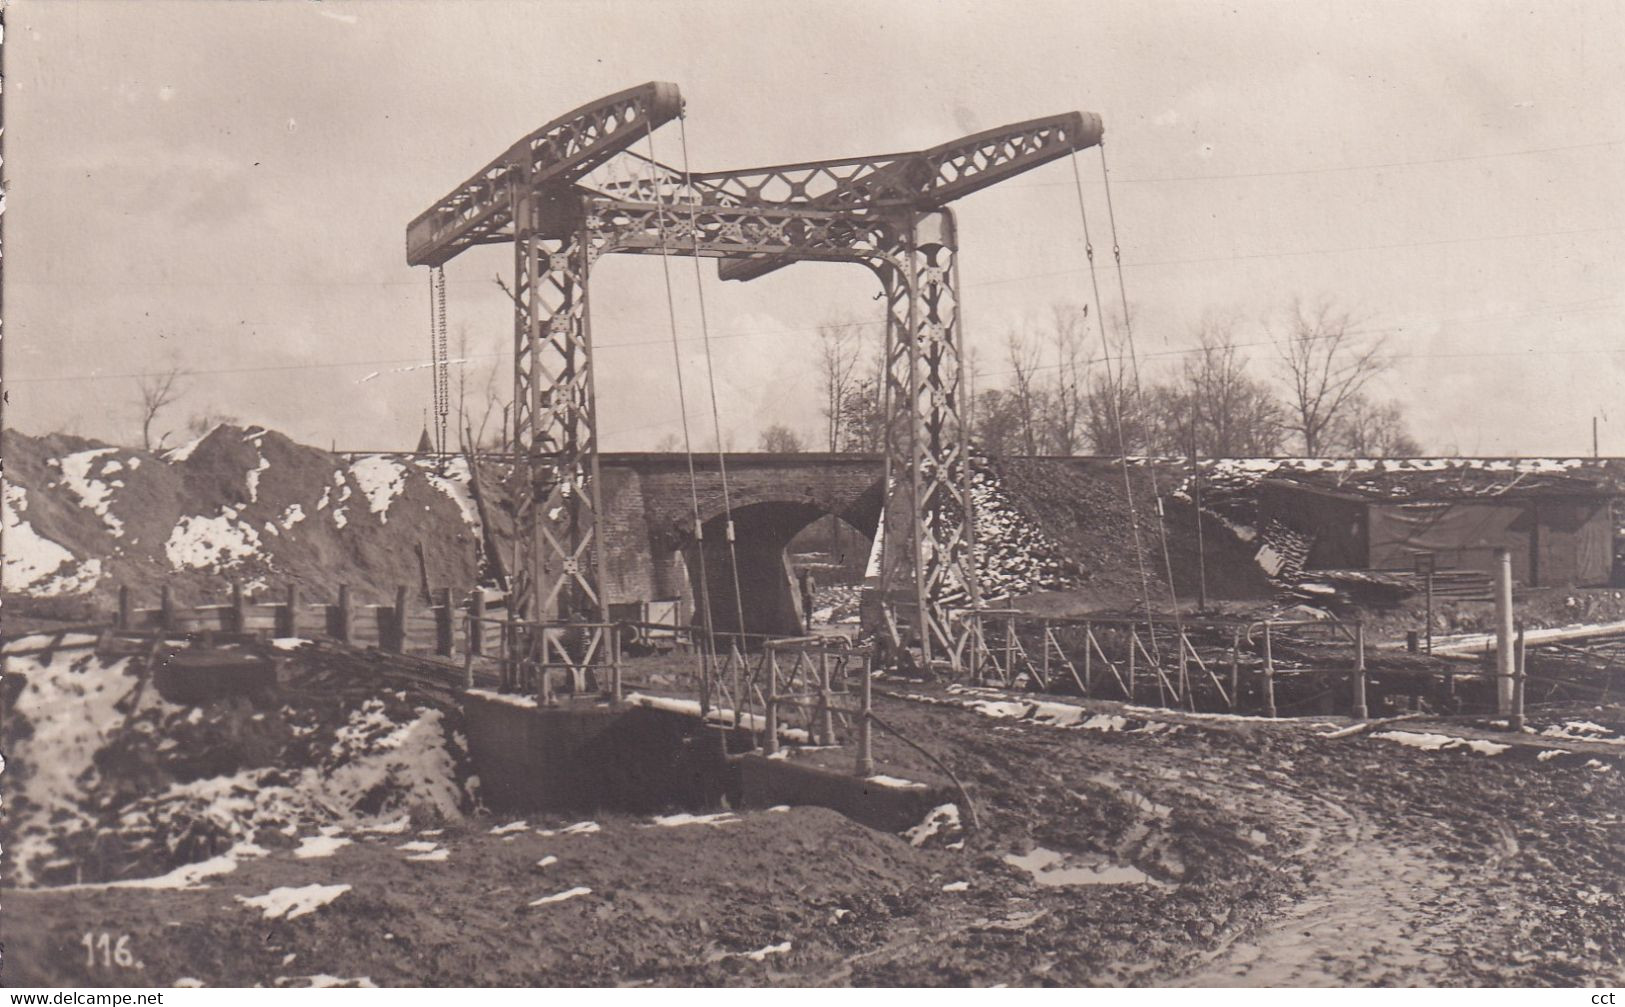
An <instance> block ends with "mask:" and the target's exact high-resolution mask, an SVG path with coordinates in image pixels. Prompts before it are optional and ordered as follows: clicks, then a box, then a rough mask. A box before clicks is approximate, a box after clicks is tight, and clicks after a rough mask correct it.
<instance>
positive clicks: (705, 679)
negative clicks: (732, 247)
mask: <svg viewBox="0 0 1625 1007" xmlns="http://www.w3.org/2000/svg"><path fill="white" fill-rule="evenodd" d="M646 135H647V137H648V140H649V166H650V167H649V181H650V186H651V188H652V190H653V195H654V201H655V207H656V212H655V221H656V224H657V226H658V227H659V230H660V271H661V274H662V276H663V277H664V279H665V283H666V319H667V322H668V323H669V325H670V328H671V355H672V365H673V367H674V369H675V372H676V375H677V408H678V412H679V413H680V415H681V416H682V421H683V457H684V458H685V460H686V461H687V462H688V497H689V506H690V509H691V513H692V514H693V519H694V542H695V545H696V546H697V548H696V549H695V550H694V551H695V553H696V554H697V555H698V557H699V562H700V618H701V622H702V625H703V626H704V627H705V634H704V639H703V640H702V641H701V643H700V677H701V678H700V680H701V686H702V688H701V690H700V717H701V718H702V719H703V718H704V717H705V715H706V714H707V713H708V712H709V709H708V708H709V705H710V682H711V673H712V668H713V666H714V664H715V660H714V658H715V648H716V635H715V632H714V624H713V620H712V616H711V584H710V577H709V576H708V575H707V573H706V568H705V526H704V525H703V524H701V522H700V492H699V489H698V484H699V481H698V479H697V478H696V476H695V474H694V445H693V442H692V439H691V436H690V434H689V429H688V395H687V392H686V390H685V388H684V385H683V354H682V350H681V346H680V344H679V341H678V338H677V304H676V300H675V299H674V297H673V295H672V284H671V249H670V247H669V246H668V244H667V240H666V205H665V200H664V199H663V198H662V197H661V194H660V189H661V185H660V181H659V179H658V177H657V176H656V175H655V174H654V171H655V169H654V164H655V140H654V131H653V130H650V131H649V132H648V133H647V134H646ZM736 593H737V584H736Z"/></svg>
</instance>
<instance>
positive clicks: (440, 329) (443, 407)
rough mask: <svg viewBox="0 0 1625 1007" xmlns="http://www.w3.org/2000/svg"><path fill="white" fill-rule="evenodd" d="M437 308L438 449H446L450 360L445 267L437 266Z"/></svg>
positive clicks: (433, 274) (434, 277)
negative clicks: (447, 336)
mask: <svg viewBox="0 0 1625 1007" xmlns="http://www.w3.org/2000/svg"><path fill="white" fill-rule="evenodd" d="M430 282H431V283H432V284H433V293H432V298H433V304H434V311H435V318H434V335H433V340H434V342H433V345H432V347H431V350H432V351H433V354H434V414H435V438H436V439H435V449H436V450H437V451H439V452H440V453H441V454H445V453H446V417H447V416H448V415H449V414H450V413H451V363H450V354H449V353H448V352H447V345H446V271H445V269H444V268H442V267H440V266H435V267H434V269H433V271H432V272H431V273H430Z"/></svg>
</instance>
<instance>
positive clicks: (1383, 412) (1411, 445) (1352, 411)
mask: <svg viewBox="0 0 1625 1007" xmlns="http://www.w3.org/2000/svg"><path fill="white" fill-rule="evenodd" d="M1344 412H1345V415H1344V416H1343V418H1342V419H1341V421H1340V422H1339V423H1338V424H1337V436H1336V441H1337V443H1336V447H1337V449H1339V450H1340V451H1342V452H1347V453H1348V454H1349V456H1351V457H1353V458H1408V457H1414V456H1416V455H1419V454H1421V453H1422V445H1421V444H1420V443H1418V442H1417V440H1416V438H1414V437H1412V436H1411V435H1410V433H1409V432H1408V431H1407V430H1406V429H1405V414H1404V411H1403V410H1402V409H1400V406H1399V403H1397V402H1392V401H1390V402H1372V401H1371V400H1370V399H1368V398H1366V397H1365V396H1364V395H1356V396H1354V398H1352V399H1350V400H1349V403H1348V408H1347V409H1346V410H1345V411H1344Z"/></svg>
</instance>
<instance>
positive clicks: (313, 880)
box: [3, 683, 1625, 986]
mask: <svg viewBox="0 0 1625 1007" xmlns="http://www.w3.org/2000/svg"><path fill="white" fill-rule="evenodd" d="M882 691H883V692H884V693H887V694H886V695H881V696H880V697H879V698H878V699H877V707H876V709H877V712H878V713H879V714H880V716H881V717H882V718H884V719H885V721H886V722H887V723H888V724H890V725H892V726H893V727H896V728H898V729H900V730H901V731H902V732H903V733H905V734H907V735H908V736H909V737H911V738H913V739H916V740H918V741H919V742H920V743H921V744H922V745H923V746H924V747H925V748H926V749H927V751H929V752H930V753H931V754H932V755H933V756H935V757H936V758H938V759H940V760H942V762H943V763H944V764H946V765H947V766H948V767H949V768H951V769H952V770H953V771H954V773H955V774H956V775H958V776H959V777H961V778H962V779H963V780H964V782H965V784H966V785H967V788H968V790H969V792H970V794H971V796H972V799H973V804H974V810H975V813H976V817H977V819H978V820H979V824H980V827H979V828H977V829H974V830H968V831H965V832H963V833H961V832H955V831H952V830H944V831H941V832H939V833H937V834H936V835H934V836H931V837H929V838H927V839H925V840H924V841H923V843H922V844H921V845H913V844H911V841H910V839H909V838H905V837H903V836H898V835H891V834H887V833H880V832H876V831H874V830H871V829H868V828H866V827H864V826H861V825H858V824H855V823H853V822H851V821H849V820H847V819H845V818H843V817H842V816H841V815H839V814H837V813H835V812H832V811H828V810H825V809H822V808H813V807H797V808H791V809H787V810H766V809H756V810H742V811H739V812H736V813H733V814H729V815H726V816H724V817H722V818H720V819H715V820H712V821H690V822H687V823H686V824H678V823H668V824H665V825H662V824H659V823H657V822H656V821H655V820H653V819H650V818H648V817H632V816H625V815H618V814H614V813H608V812H602V811H600V812H598V813H595V814H593V815H592V816H591V821H592V822H594V823H595V824H596V825H597V829H596V830H593V829H589V828H586V827H583V828H580V829H578V830H575V831H571V832H566V831H564V828H565V827H566V826H569V825H570V824H572V823H575V822H577V821H579V820H580V819H581V817H582V816H579V815H578V816H565V815H544V816H532V817H530V818H527V819H523V820H522V821H523V824H515V823H516V822H518V821H520V820H519V819H516V818H515V817H514V816H511V815H500V814H490V813H480V814H476V815H475V816H473V817H470V818H467V819H464V820H461V821H460V822H454V823H451V824H438V825H437V827H438V829H439V830H440V831H438V832H435V830H434V829H427V830H426V828H425V826H427V825H429V824H430V823H426V822H422V821H411V822H408V821H407V820H405V819H402V820H401V821H400V823H399V826H398V827H399V828H400V829H402V831H399V832H394V833H379V832H371V833H368V832H359V831H349V832H345V833H343V834H342V835H335V836H333V837H330V838H332V839H334V840H337V839H349V840H351V842H349V843H348V844H340V843H337V842H332V843H328V844H327V845H328V846H329V847H335V848H333V849H331V851H330V852H328V851H326V850H321V851H319V852H327V853H328V855H325V856H314V857H304V858H301V857H299V856H297V855H296V854H295V853H294V852H293V850H292V849H290V848H288V847H278V848H269V849H267V850H266V851H265V853H264V854H263V855H258V856H243V857H241V858H240V860H239V863H238V866H237V867H236V869H235V870H232V871H231V872H229V873H223V874H218V875H214V876H209V877H202V878H200V879H198V880H197V881H196V882H195V887H193V888H191V889H184V890H177V889H158V890H151V889H141V888H108V887H96V886H82V887H75V888H69V889H55V890H40V889H36V890H23V891H8V892H7V893H6V895H5V907H6V913H5V918H4V924H3V926H4V934H3V936H4V945H5V960H4V981H5V982H6V983H7V984H8V985H52V986H61V985H92V984H117V985H148V984H151V985H170V984H175V983H179V982H186V983H188V984H190V983H196V982H201V983H203V984H207V985H254V984H264V985H308V984H311V983H312V982H316V983H329V982H333V981H336V980H345V981H354V982H359V981H361V980H365V981H367V982H371V983H376V984H379V985H394V984H430V985H433V984H459V985H461V984H472V985H511V984H532V985H566V984H572V985H573V984H587V985H617V984H627V985H646V984H681V985H686V984H794V985H803V984H854V985H913V984H922V985H941V984H951V985H990V984H997V983H1007V984H1011V985H1046V984H1055V985H1181V984H1183V985H1224V984H1245V985H1343V984H1360V985H1367V984H1376V985H1503V984H1512V985H1549V984H1556V985H1576V984H1599V983H1605V984H1618V983H1620V982H1622V981H1625V914H1622V913H1621V911H1620V909H1621V885H1622V881H1625V871H1622V868H1625V837H1622V828H1625V819H1622V817H1621V816H1622V813H1625V802H1622V800H1621V798H1622V797H1625V783H1622V781H1621V773H1622V772H1625V765H1622V763H1625V760H1620V759H1615V758H1612V757H1608V756H1606V755H1604V756H1602V757H1593V755H1592V754H1591V753H1589V752H1577V753H1576V754H1574V755H1569V756H1561V757H1548V758H1547V760H1546V761H1541V760H1540V759H1539V758H1538V755H1537V752H1538V751H1539V750H1540V746H1535V747H1529V748H1519V749H1513V750H1510V751H1508V752H1505V753H1501V754H1498V755H1495V756H1489V757H1486V756H1484V755H1481V754H1478V753H1477V752H1474V751H1470V750H1465V749H1459V748H1458V749H1453V750H1444V751H1423V750H1418V749H1416V748H1411V747H1406V746H1404V745H1400V744H1396V743H1394V742H1392V741H1387V740H1380V739H1375V738H1371V737H1364V736H1361V737H1352V738H1345V739H1337V740H1332V739H1327V738H1325V737H1322V736H1321V735H1322V733H1323V732H1326V731H1328V730H1329V729H1330V728H1329V727H1328V722H1326V721H1313V722H1277V723H1265V722H1260V721H1256V720H1245V719H1228V720H1226V719H1205V718H1193V717H1184V716H1180V715H1178V714H1149V713H1146V712H1144V711H1137V710H1125V709H1123V708H1121V707H1119V706H1117V705H1115V704H1111V703H1107V702H1093V703H1085V704H1083V705H1086V706H1088V707H1089V708H1090V709H1091V710H1094V711H1098V712H1099V713H1100V714H1101V716H1098V717H1091V718H1088V719H1085V720H1083V721H1082V722H1081V724H1077V725H1074V726H1071V727H1058V726H1054V725H1053V724H1049V723H1041V722H1036V721H1034V720H1032V719H1024V718H1021V717H1019V716H1017V717H1009V716H1006V717H1002V718H990V717H989V716H987V715H986V712H985V710H983V711H980V712H979V711H978V709H975V708H970V707H967V705H966V704H967V703H971V704H972V705H974V703H975V701H976V700H977V698H978V697H977V696H975V695H974V694H971V695H969V696H968V697H967V694H966V693H964V692H952V693H951V692H948V691H946V690H943V689H939V688H934V687H925V686H920V685H917V684H912V683H888V684H886V685H885V686H884V687H883V689H882ZM905 695H911V696H913V697H915V698H900V697H902V696H905ZM980 698H986V697H980ZM1017 699H1018V701H1020V697H1017ZM1069 702H1073V701H1072V700H1069ZM1589 716H1590V719H1592V720H1599V721H1603V722H1604V723H1608V722H1617V721H1618V720H1619V719H1620V717H1619V711H1617V710H1613V711H1590V712H1589ZM1552 747H1554V748H1556V747H1560V746H1559V745H1558V744H1555V743H1554V745H1553V746H1552ZM876 754H877V757H878V760H879V762H880V768H881V771H882V772H885V773H887V774H890V775H894V776H899V777H904V778H910V779H933V778H936V777H937V775H938V771H937V769H936V767H935V766H933V765H932V764H931V762H930V761H929V760H928V759H926V758H924V757H922V756H921V755H920V754H919V753H917V752H916V751H914V750H913V749H911V748H909V747H907V746H905V745H903V744H901V743H899V742H898V741H897V740H896V739H895V738H894V737H892V736H890V735H887V734H884V733H882V734H880V735H879V736H878V737H877V740H876ZM794 757H796V758H802V759H809V760H816V759H820V758H822V759H825V760H835V761H834V762H833V763H832V764H836V765H839V764H840V763H841V760H844V759H845V758H846V756H845V755H844V754H840V755H837V754H835V753H814V754H802V755H798V756H794ZM963 817H964V818H965V819H967V820H968V819H969V818H970V813H969V809H966V813H965V814H964V816H963ZM426 831H427V832H431V833H433V834H425V833H426ZM547 833H551V834H547ZM961 840H962V841H963V844H962V845H957V844H958V843H959V842H960V841H961ZM409 843H410V844H416V845H415V846H411V847H408V848H406V849H403V848H402V847H403V845H405V844H409ZM318 845H320V844H318ZM956 846H957V848H956ZM442 851H443V852H442ZM1035 851H1036V853H1037V856H1036V857H1035V858H1033V859H1031V860H1029V863H1031V864H1035V865H1036V864H1041V863H1042V862H1043V861H1044V860H1045V859H1046V858H1049V859H1051V860H1053V861H1054V862H1053V863H1051V864H1049V865H1048V866H1047V867H1045V869H1043V870H1041V871H1039V872H1038V873H1034V872H1033V871H1032V870H1029V869H1027V868H1024V867H1021V866H1017V865H1013V864H1011V863H1008V862H1007V860H1006V858H1007V857H1010V856H1012V855H1025V854H1033V853H1035ZM1045 851H1048V852H1047V853H1046V852H1045ZM307 852H309V851H308V850H307ZM414 857H417V858H420V859H412V858H414ZM548 858H554V859H551V860H549V859H548ZM1065 868H1070V869H1071V870H1070V873H1069V874H1068V875H1063V876H1067V877H1069V878H1070V879H1071V880H1074V881H1076V880H1079V879H1082V880H1087V881H1092V882H1114V883H1088V884H1076V883H1075V884H1065V885H1061V884H1049V883H1041V882H1049V881H1053V880H1056V875H1055V873H1054V871H1056V870H1057V869H1065ZM309 885H321V886H332V885H347V886H349V887H348V889H346V890H342V891H340V892H338V893H337V894H336V896H333V897H332V898H331V901H329V902H327V903H326V904H324V905H322V906H320V907H319V908H315V909H313V910H311V911H309V912H307V913H304V914H301V915H298V916H296V917H295V918H278V919H268V918H266V916H265V914H264V913H263V912H262V911H261V909H260V908H258V907H256V906H253V905H249V904H245V903H244V902H242V901H241V899H245V898H257V897H260V896H264V895H266V894H267V893H269V892H271V891H272V890H273V889H277V888H283V887H292V888H300V887H304V886H309ZM578 889H588V891H584V892H583V891H578ZM331 894H332V891H331V890H330V891H329V895H331ZM549 896H560V898H557V899H556V900H554V901H546V902H542V903H541V904H539V905H533V904H532V903H534V902H536V901H537V900H539V899H546V898H547V897H549ZM289 915H292V913H290V914H289ZM103 935H106V937H105V939H104V938H103ZM120 948H123V951H122V952H120V951H119V950H118V949H120Z"/></svg>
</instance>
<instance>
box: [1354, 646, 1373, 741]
mask: <svg viewBox="0 0 1625 1007" xmlns="http://www.w3.org/2000/svg"><path fill="white" fill-rule="evenodd" d="M1369 716H1371V711H1370V710H1369V709H1368V708H1367V707H1366V705H1365V623H1363V622H1357V623H1355V624H1354V719H1356V720H1365V719H1366V718H1367V717H1369Z"/></svg>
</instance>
